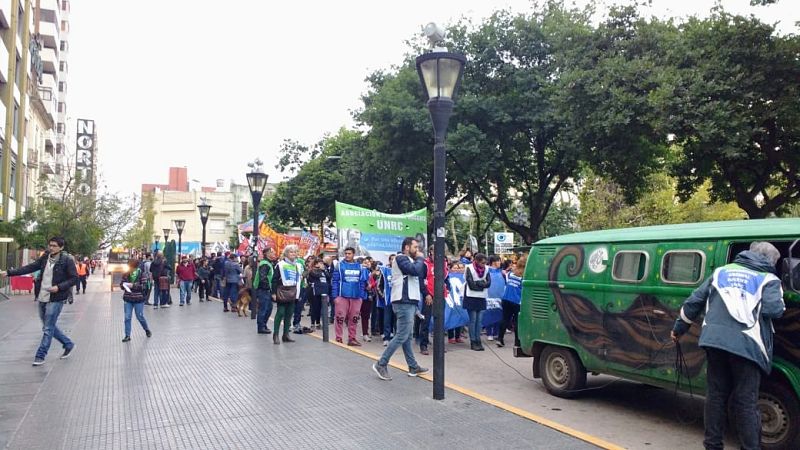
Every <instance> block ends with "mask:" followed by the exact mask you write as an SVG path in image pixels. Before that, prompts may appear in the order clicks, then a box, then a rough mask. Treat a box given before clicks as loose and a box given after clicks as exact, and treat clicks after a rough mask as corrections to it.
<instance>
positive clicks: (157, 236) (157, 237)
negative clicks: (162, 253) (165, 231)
mask: <svg viewBox="0 0 800 450" xmlns="http://www.w3.org/2000/svg"><path fill="white" fill-rule="evenodd" d="M159 241H161V236H160V235H158V234H154V235H153V244H154V245H155V247H156V250H155V252H153V253H158V243H159ZM153 256H154V257H155V254H154V255H153Z"/></svg>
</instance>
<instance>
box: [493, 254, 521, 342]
mask: <svg viewBox="0 0 800 450" xmlns="http://www.w3.org/2000/svg"><path fill="white" fill-rule="evenodd" d="M526 261H527V259H526V258H525V257H524V256H523V257H521V258H520V259H518V260H517V262H516V263H514V264H513V265H512V266H511V272H509V273H508V275H507V276H506V287H505V290H504V291H503V321H502V322H500V334H499V335H498V336H497V346H498V347H503V346H505V345H506V341H505V336H506V330H507V329H509V327H513V328H514V346H515V347H519V330H518V328H517V321H518V320H519V306H520V303H522V273H523V272H524V271H525V262H526Z"/></svg>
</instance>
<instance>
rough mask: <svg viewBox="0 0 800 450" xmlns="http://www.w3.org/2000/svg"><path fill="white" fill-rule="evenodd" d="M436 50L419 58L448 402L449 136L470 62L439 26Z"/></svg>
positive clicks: (436, 358)
mask: <svg viewBox="0 0 800 450" xmlns="http://www.w3.org/2000/svg"><path fill="white" fill-rule="evenodd" d="M425 34H426V36H427V37H428V39H429V40H430V42H431V46H432V47H433V49H432V51H431V52H430V53H425V54H423V55H420V56H418V57H417V73H419V81H420V83H421V84H422V89H423V90H424V92H425V96H426V97H427V99H428V111H430V116H431V122H432V123H433V134H434V144H433V203H434V213H433V229H434V236H433V238H434V249H433V255H434V259H433V260H434V263H433V277H434V284H433V286H434V287H433V293H434V294H433V298H434V300H433V317H434V328H433V398H434V400H444V264H445V258H444V249H445V245H444V244H445V243H444V238H445V202H446V199H445V170H446V166H445V163H446V147H445V136H446V135H447V124H448V122H449V121H450V116H451V115H452V114H453V105H454V102H453V98H454V97H455V94H456V92H457V91H458V87H459V85H460V84H461V75H462V73H463V72H464V64H465V63H466V61H467V60H466V58H464V56H463V55H459V54H456V53H450V52H448V51H447V49H446V48H443V47H440V44H441V43H442V40H443V39H444V32H443V31H442V30H441V29H440V28H439V27H438V26H436V25H435V24H433V23H430V24H428V25H427V26H426V27H425Z"/></svg>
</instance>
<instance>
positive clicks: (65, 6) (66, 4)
mask: <svg viewBox="0 0 800 450" xmlns="http://www.w3.org/2000/svg"><path fill="white" fill-rule="evenodd" d="M61 10H62V11H65V12H69V1H68V0H62V2H61Z"/></svg>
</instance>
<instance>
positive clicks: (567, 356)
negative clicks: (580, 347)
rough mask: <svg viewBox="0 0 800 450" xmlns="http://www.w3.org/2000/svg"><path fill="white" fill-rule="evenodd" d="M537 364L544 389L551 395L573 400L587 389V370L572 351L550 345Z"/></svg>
mask: <svg viewBox="0 0 800 450" xmlns="http://www.w3.org/2000/svg"><path fill="white" fill-rule="evenodd" d="M537 363H538V365H539V374H540V375H541V377H542V382H543V383H544V387H545V388H546V389H547V392H549V393H550V394H551V395H555V396H556V397H561V398H573V397H576V396H577V395H578V394H580V390H582V389H583V388H584V387H586V368H585V367H583V363H582V362H581V360H580V358H578V355H577V354H575V352H574V351H573V350H571V349H568V348H565V347H557V346H553V345H548V346H547V347H545V348H544V350H542V354H541V355H540V356H539V358H538V359H537Z"/></svg>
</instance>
